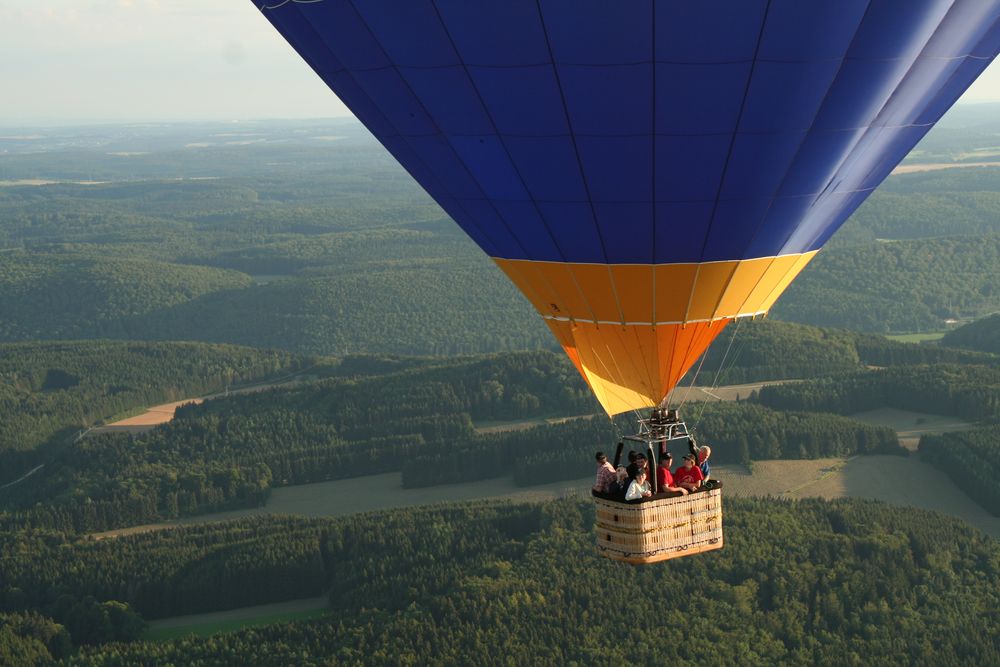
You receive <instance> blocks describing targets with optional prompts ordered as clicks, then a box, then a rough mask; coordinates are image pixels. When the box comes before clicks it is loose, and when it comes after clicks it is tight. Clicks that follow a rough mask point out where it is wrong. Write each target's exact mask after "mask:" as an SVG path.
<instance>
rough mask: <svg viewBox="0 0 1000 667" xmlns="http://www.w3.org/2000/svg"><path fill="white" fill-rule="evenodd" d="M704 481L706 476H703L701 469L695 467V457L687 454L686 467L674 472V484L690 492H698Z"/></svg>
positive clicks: (683, 466) (685, 457)
mask: <svg viewBox="0 0 1000 667" xmlns="http://www.w3.org/2000/svg"><path fill="white" fill-rule="evenodd" d="M704 479H705V476H704V475H702V474H701V468H699V467H698V466H696V465H695V458H694V455H692V454H685V455H684V465H682V466H681V467H679V468H678V469H677V470H675V471H674V484H676V485H677V486H680V487H683V488H685V489H687V490H688V491H697V490H698V489H700V488H701V482H702V480H704Z"/></svg>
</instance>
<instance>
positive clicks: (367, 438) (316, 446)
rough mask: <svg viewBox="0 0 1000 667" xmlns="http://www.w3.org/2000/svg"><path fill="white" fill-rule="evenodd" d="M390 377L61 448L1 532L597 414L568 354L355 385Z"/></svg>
mask: <svg viewBox="0 0 1000 667" xmlns="http://www.w3.org/2000/svg"><path fill="white" fill-rule="evenodd" d="M386 364H388V367H387V366H386ZM391 368H392V365H391V360H389V361H386V362H384V363H383V362H380V361H379V360H367V361H366V360H359V359H353V360H348V361H346V362H345V363H342V364H340V365H339V366H326V367H324V368H323V369H321V370H322V372H324V373H333V374H339V375H341V377H337V378H333V379H329V380H325V381H321V382H311V383H307V384H302V385H292V386H289V387H285V388H280V389H276V390H271V391H264V392H258V393H251V394H244V395H233V396H230V397H228V398H221V399H216V400H211V401H207V402H206V403H204V404H202V405H197V406H196V405H189V406H184V407H181V408H180V409H178V411H177V416H176V418H175V419H174V420H173V421H172V422H170V423H169V424H165V425H163V426H161V427H159V428H157V429H154V430H153V431H150V432H147V433H144V434H138V435H129V434H101V435H92V436H90V437H87V438H85V439H83V440H80V441H78V442H73V443H69V444H66V445H65V446H63V447H62V448H60V449H59V451H57V452H53V453H52V456H50V457H49V458H48V459H47V460H46V465H45V467H44V468H43V469H41V470H38V471H37V472H36V473H35V474H33V475H32V476H31V477H30V478H28V479H26V480H24V481H23V482H21V483H19V484H17V485H15V486H13V487H10V488H8V489H0V503H2V505H0V506H2V508H3V509H6V510H8V515H7V516H6V519H5V522H6V523H7V524H12V525H20V524H23V523H28V524H31V525H36V526H46V527H51V528H58V529H62V530H79V531H98V530H106V529H110V528H116V527H121V526H129V525H135V524H140V523H147V522H150V521H157V520H163V519H172V518H176V517H178V516H187V515H192V514H199V513H204V512H213V511H219V510H223V509H234V508H238V507H252V506H257V505H260V504H263V503H264V501H265V500H266V498H267V495H268V492H269V490H270V489H271V488H272V486H275V485H288V484H305V483H309V482H317V481H324V480H330V479H341V478H346V477H357V476H362V475H371V474H375V473H380V472H392V471H398V470H401V469H402V468H403V467H404V466H407V465H409V462H410V461H412V460H413V458H414V457H415V456H417V455H418V454H420V453H421V452H422V451H423V450H424V449H425V448H426V447H428V446H431V445H434V446H437V447H444V448H453V449H456V450H457V449H458V448H459V444H460V443H467V442H476V441H477V439H479V438H480V437H483V436H477V435H476V433H475V431H474V428H473V421H472V420H473V418H474V419H476V420H477V421H485V420H517V419H524V418H537V417H539V416H545V415H553V414H570V415H572V414H581V413H582V414H588V413H593V412H595V411H596V410H597V409H598V408H597V406H596V403H595V401H594V399H593V397H592V396H591V394H590V392H589V390H588V389H587V387H586V385H585V384H584V382H583V380H582V379H581V378H580V377H579V375H578V373H577V372H576V370H575V369H574V368H573V366H572V365H571V364H570V363H569V362H568V361H567V360H566V359H565V358H564V357H563V356H562V355H561V354H560V355H557V354H552V353H544V352H537V353H521V354H509V355H501V356H491V357H485V358H482V357H480V358H471V359H457V360H438V361H430V360H424V361H423V362H421V363H419V364H415V365H411V364H406V363H404V364H402V370H399V371H398V372H389V373H387V374H384V375H380V376H366V375H357V373H361V372H377V371H379V370H380V369H381V370H391ZM503 437H514V436H513V435H512V434H511V435H504V436H501V439H502V438H503ZM501 474H505V473H501ZM449 481H454V480H449Z"/></svg>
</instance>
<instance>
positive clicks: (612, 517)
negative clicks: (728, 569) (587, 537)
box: [594, 489, 723, 563]
mask: <svg viewBox="0 0 1000 667" xmlns="http://www.w3.org/2000/svg"><path fill="white" fill-rule="evenodd" d="M594 504H595V505H596V509H597V528H596V531H597V553H598V554H600V555H601V556H604V557H606V558H611V559H613V560H620V561H624V562H626V563H655V562H657V561H661V560H667V559H669V558H678V557H680V556H689V555H691V554H696V553H701V552H703V551H711V550H713V549H721V548H722V544H723V541H722V491H721V489H714V490H712V491H704V492H701V493H696V494H692V495H688V496H679V497H677V498H663V499H659V500H651V501H647V502H644V503H638V504H634V505H633V504H627V503H620V502H615V501H612V500H604V499H601V498H595V499H594Z"/></svg>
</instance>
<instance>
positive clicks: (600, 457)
mask: <svg viewBox="0 0 1000 667" xmlns="http://www.w3.org/2000/svg"><path fill="white" fill-rule="evenodd" d="M594 458H595V459H597V462H598V463H599V464H600V465H604V464H605V463H607V462H608V457H607V455H606V454H605V453H604V452H597V453H596V454H594Z"/></svg>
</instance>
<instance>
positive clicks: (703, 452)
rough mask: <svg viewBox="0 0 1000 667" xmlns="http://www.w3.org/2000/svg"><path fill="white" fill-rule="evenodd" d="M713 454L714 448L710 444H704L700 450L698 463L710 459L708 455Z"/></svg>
mask: <svg viewBox="0 0 1000 667" xmlns="http://www.w3.org/2000/svg"><path fill="white" fill-rule="evenodd" d="M711 455H712V448H711V447H709V446H708V445H703V446H702V448H701V449H699V450H698V463H704V462H705V461H707V460H708V457H709V456H711Z"/></svg>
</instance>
